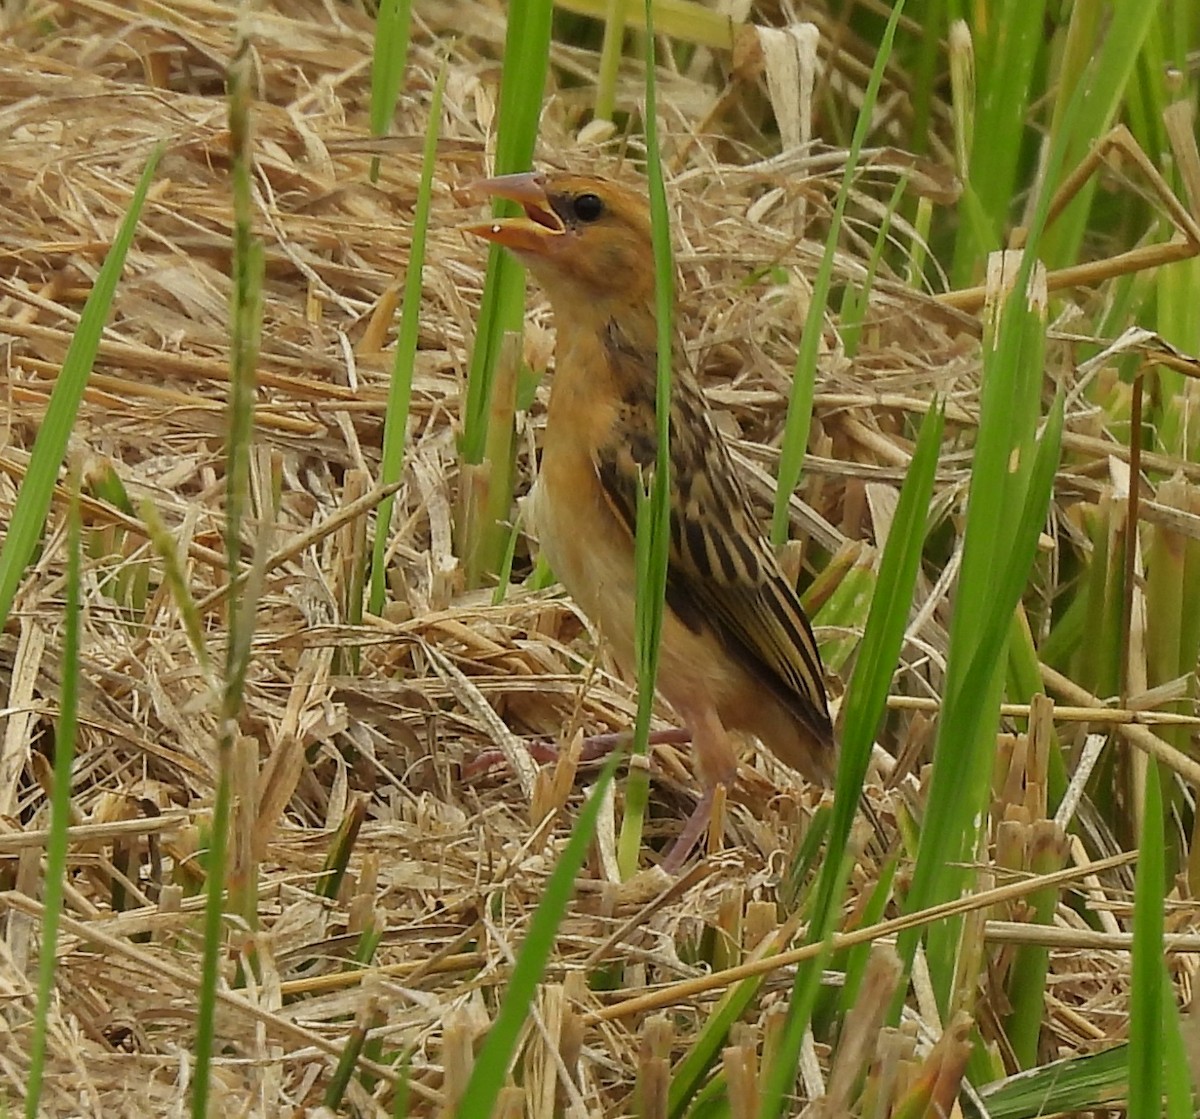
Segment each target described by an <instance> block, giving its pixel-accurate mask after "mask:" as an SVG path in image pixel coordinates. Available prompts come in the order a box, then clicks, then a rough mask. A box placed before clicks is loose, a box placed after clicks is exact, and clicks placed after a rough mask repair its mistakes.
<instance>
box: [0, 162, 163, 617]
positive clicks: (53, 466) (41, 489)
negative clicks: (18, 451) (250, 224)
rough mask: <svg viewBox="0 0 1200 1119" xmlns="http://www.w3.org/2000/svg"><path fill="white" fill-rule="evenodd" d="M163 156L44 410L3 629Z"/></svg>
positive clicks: (131, 212) (134, 205)
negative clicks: (147, 194) (149, 191)
mask: <svg viewBox="0 0 1200 1119" xmlns="http://www.w3.org/2000/svg"><path fill="white" fill-rule="evenodd" d="M162 154H163V149H162V146H161V145H160V146H158V147H156V148H155V149H154V151H153V152H151V154H150V158H149V159H148V160H147V161H146V168H145V170H144V171H143V172H142V176H141V178H140V179H139V180H138V184H137V186H136V187H135V188H134V192H133V197H132V198H131V199H130V200H129V209H128V210H127V211H126V212H125V217H124V219H123V220H122V222H121V226H120V228H119V229H118V230H117V235H116V237H115V238H113V243H112V248H110V249H109V250H108V255H107V256H106V257H105V258H104V264H103V266H102V267H101V269H100V273H99V275H98V276H97V277H96V283H95V285H94V286H93V288H92V290H91V293H90V294H89V295H88V299H87V303H86V304H85V305H84V308H83V313H82V314H81V315H80V316H79V325H78V326H76V328H75V333H74V334H73V335H72V336H71V344H70V346H69V347H68V348H67V355H66V357H65V358H64V359H63V364H62V369H61V370H60V371H59V374H58V376H57V378H56V379H55V382H54V391H53V392H52V393H51V394H50V403H49V405H48V406H47V408H46V418H45V419H44V420H43V421H42V426H41V429H40V430H39V431H38V434H37V441H36V442H35V443H34V445H33V453H32V454H31V456H30V459H29V467H28V470H27V471H26V474H25V481H24V482H23V483H22V485H21V492H20V493H19V494H17V500H16V504H15V505H14V507H13V512H12V520H11V522H10V524H9V526H8V533H7V535H6V536H5V538H4V545H3V547H0V626H2V625H3V624H4V622H5V621H6V620H7V618H8V612H9V611H10V610H11V609H12V604H13V599H14V598H15V597H16V594H17V588H18V587H19V586H20V585H21V578H22V576H23V575H24V574H25V568H26V565H27V564H28V563H29V560H30V558H31V557H32V555H33V551H34V549H35V548H36V547H37V543H38V541H39V540H40V539H41V536H42V529H43V527H44V526H45V524H46V514H47V513H48V512H49V511H50V501H51V498H52V497H53V495H54V485H55V483H56V481H57V480H58V471H59V467H60V466H61V465H62V461H63V455H64V454H65V453H66V450H67V440H68V438H69V437H70V435H71V428H72V427H74V425H75V416H76V414H77V413H78V411H79V402H80V401H81V400H82V399H83V390H84V388H85V387H86V386H87V381H88V377H89V375H90V374H91V372H92V364H93V362H95V360H96V351H97V350H98V349H99V346H100V335H101V334H102V332H103V331H104V324H105V323H106V322H107V321H108V317H109V314H110V312H111V310H112V300H113V293H114V292H115V291H116V289H117V280H118V279H120V276H121V270H122V269H123V268H124V267H125V257H126V256H127V255H128V253H129V246H130V245H131V244H132V243H133V234H134V231H135V230H136V229H137V224H138V219H139V218H140V216H141V213H142V205H143V204H144V203H145V201H146V192H147V191H148V190H149V189H150V183H151V181H152V180H153V178H154V172H155V171H156V170H157V169H158V161H159V160H160V159H161V158H162Z"/></svg>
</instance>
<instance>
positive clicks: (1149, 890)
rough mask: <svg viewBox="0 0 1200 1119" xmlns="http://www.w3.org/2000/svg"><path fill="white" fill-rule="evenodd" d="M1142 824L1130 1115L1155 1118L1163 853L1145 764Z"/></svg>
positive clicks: (1157, 791) (1159, 1071) (1155, 797)
mask: <svg viewBox="0 0 1200 1119" xmlns="http://www.w3.org/2000/svg"><path fill="white" fill-rule="evenodd" d="M1142 818H1143V820H1144V821H1145V824H1144V826H1143V829H1142V836H1141V843H1140V844H1139V847H1138V865H1137V878H1136V881H1135V884H1134V890H1133V971H1132V979H1131V984H1130V987H1131V990H1130V998H1129V1119H1158V1117H1159V1116H1161V1115H1162V1096H1163V1068H1162V1058H1163V1009H1164V1007H1163V993H1164V992H1163V896H1164V895H1165V893H1166V852H1165V844H1164V841H1163V805H1162V791H1161V788H1160V786H1159V777H1158V766H1157V765H1156V764H1155V762H1154V761H1153V760H1150V761H1148V762H1147V765H1146V797H1145V811H1144V812H1143V814H1142Z"/></svg>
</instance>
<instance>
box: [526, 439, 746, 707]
mask: <svg viewBox="0 0 1200 1119" xmlns="http://www.w3.org/2000/svg"><path fill="white" fill-rule="evenodd" d="M527 501H528V503H529V504H528V505H527V507H526V512H527V515H528V518H529V520H530V521H531V522H532V525H533V527H534V529H535V532H536V534H537V536H538V538H539V541H540V544H541V549H542V551H543V553H544V554H545V556H546V560H547V562H548V563H549V564H550V566H551V568H552V569H553V570H554V574H555V575H556V577H557V578H558V580H559V581H560V582H561V583H562V585H563V587H564V588H565V589H566V590H567V593H568V594H570V596H571V597H572V598H573V599H574V600H575V602H576V603H578V605H579V607H580V609H581V610H582V611H583V613H584V614H585V615H586V616H587V618H588V620H589V621H590V622H591V623H592V625H593V626H595V627H596V628H597V629H598V630H599V632H600V637H601V639H602V640H603V641H605V642H606V643H607V644H608V646H609V647H610V648H611V650H612V653H613V656H614V657H615V659H616V661H617V663H618V664H619V665H620V666H621V667H622V669H623V670H624V671H626V672H627V673H629V674H630V675H633V674H635V673H636V671H637V663H636V658H635V655H634V632H635V625H634V609H635V602H636V598H637V575H636V570H635V560H634V552H633V540H632V538H631V537H630V535H629V532H628V530H627V529H626V527H625V525H624V524H623V523H621V522H620V521H618V519H617V517H616V515H615V514H614V513H613V511H612V509H611V508H610V506H609V505H608V502H607V501H606V500H605V497H604V493H603V491H602V489H601V486H600V481H599V479H598V478H597V477H596V474H595V470H594V468H593V467H592V464H591V461H590V459H588V460H587V461H586V463H581V462H575V463H571V462H569V461H568V460H567V456H565V455H551V454H549V452H548V451H547V453H546V454H544V455H543V457H542V469H541V472H540V473H539V475H538V479H537V482H536V483H535V485H534V487H533V490H532V491H531V493H530V495H529V497H528V499H527ZM742 675H743V674H741V673H738V672H736V671H735V670H733V666H732V665H730V664H729V661H728V656H727V654H726V653H725V651H724V650H723V649H722V648H721V643H720V641H719V640H718V638H717V636H716V634H715V633H714V632H713V631H712V630H711V629H709V628H708V627H707V626H702V627H701V629H700V630H699V631H696V630H693V629H691V628H690V627H688V626H686V625H684V623H683V622H681V621H680V620H679V618H678V616H677V615H676V614H675V613H674V611H672V610H671V609H670V607H669V606H668V607H666V608H665V610H664V612H663V628H662V639H661V642H660V645H659V670H658V690H659V691H660V692H661V693H662V695H663V697H664V698H665V699H666V700H667V702H668V703H670V704H671V706H672V707H674V708H675V709H676V711H677V712H678V713H679V714H680V715H682V716H683V717H684V718H687V717H688V716H689V714H690V709H692V708H694V706H695V702H696V700H697V698H698V697H700V696H703V697H705V699H706V701H707V702H711V703H713V704H714V705H715V706H716V707H717V708H718V709H720V708H722V707H724V706H726V704H727V703H728V702H729V701H730V700H731V699H732V698H733V695H732V692H733V691H735V690H739V689H740V688H741V687H744V683H743V680H742V679H741V677H742ZM735 677H736V679H735Z"/></svg>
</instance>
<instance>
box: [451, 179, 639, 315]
mask: <svg viewBox="0 0 1200 1119" xmlns="http://www.w3.org/2000/svg"><path fill="white" fill-rule="evenodd" d="M469 193H470V195H472V196H474V197H476V198H477V197H480V196H481V195H490V196H492V197H494V198H506V199H509V200H510V201H512V202H516V203H517V204H518V205H520V207H521V208H522V210H524V214H523V216H521V217H513V218H497V219H495V220H494V221H490V222H480V223H478V224H475V225H469V226H467V227H466V228H467V232H469V233H474V234H477V235H478V236H480V237H483V238H485V239H487V240H488V241H494V242H495V243H496V244H497V245H503V246H504V247H505V248H506V249H508V250H509V251H510V252H512V253H513V254H514V255H515V256H517V257H518V258H519V259H520V260H521V262H522V263H523V264H524V265H525V266H526V267H528V268H529V270H530V271H531V272H533V274H534V275H535V276H536V277H537V278H538V280H539V281H540V282H541V283H542V285H543V286H544V287H545V288H546V289H547V291H548V292H549V293H550V296H551V300H554V299H555V297H556V295H558V294H560V290H559V289H561V288H566V289H567V292H569V294H570V295H572V296H574V297H575V298H576V300H580V299H582V300H586V301H589V302H593V303H596V302H599V303H609V302H610V301H614V300H615V301H618V302H621V303H631V304H643V303H646V302H649V301H652V300H653V292H654V258H653V250H652V247H651V241H650V211H649V208H648V206H647V205H646V201H645V199H644V198H643V197H642V196H641V195H639V194H637V193H636V192H634V191H632V190H630V189H629V188H627V187H624V186H621V185H620V184H618V183H614V182H612V181H611V180H609V179H604V178H601V177H600V176H598V175H570V174H560V173H549V174H540V173H536V172H529V173H525V174H520V175H501V176H499V177H498V178H495V179H484V180H483V181H482V182H479V183H476V184H474V186H472V187H471V188H470V190H469Z"/></svg>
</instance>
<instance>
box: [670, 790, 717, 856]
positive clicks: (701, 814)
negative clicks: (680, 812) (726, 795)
mask: <svg viewBox="0 0 1200 1119" xmlns="http://www.w3.org/2000/svg"><path fill="white" fill-rule="evenodd" d="M716 796H717V789H716V786H715V785H714V786H712V787H711V788H708V789H705V790H704V792H703V793H701V794H700V799H699V800H698V801H697V802H696V807H695V808H694V809H693V810H692V814H691V815H690V816H689V817H688V818H687V822H686V823H685V824H684V825H683V831H681V832H680V833H679V838H678V839H676V840H675V842H674V843H672V844H671V849H670V850H669V851H668V852H667V857H666V858H665V859H663V861H662V868H663V870H665V871H666V872H667V873H668V874H678V873H679V872H680V871H681V870H682V869H683V864H684V863H685V862H687V859H688V856H689V855H690V854H691V853H692V849H693V848H694V847H695V846H696V844H697V843H699V842H700V840H701V839H702V838H703V836H704V833H705V832H706V831H707V830H708V827H709V825H710V824H711V823H712V810H713V801H714V800H715V799H716Z"/></svg>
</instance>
